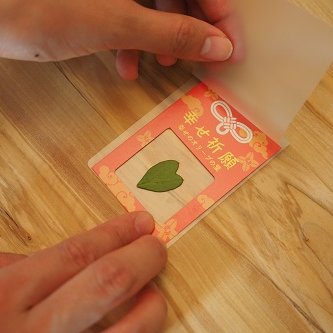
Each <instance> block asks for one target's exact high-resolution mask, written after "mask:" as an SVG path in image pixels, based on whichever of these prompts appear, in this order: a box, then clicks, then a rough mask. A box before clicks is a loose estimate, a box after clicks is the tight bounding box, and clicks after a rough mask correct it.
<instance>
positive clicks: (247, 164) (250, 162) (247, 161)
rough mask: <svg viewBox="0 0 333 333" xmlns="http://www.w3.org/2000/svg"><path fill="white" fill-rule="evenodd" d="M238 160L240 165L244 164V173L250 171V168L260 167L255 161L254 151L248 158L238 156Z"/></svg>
mask: <svg viewBox="0 0 333 333" xmlns="http://www.w3.org/2000/svg"><path fill="white" fill-rule="evenodd" d="M237 159H238V161H239V163H241V164H242V169H243V171H244V172H246V171H248V170H249V169H250V168H256V167H257V166H258V165H259V163H258V162H257V161H256V160H255V159H254V156H253V152H252V151H250V152H249V153H248V154H247V155H246V156H238V157H237Z"/></svg>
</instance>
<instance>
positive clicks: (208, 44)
mask: <svg viewBox="0 0 333 333" xmlns="http://www.w3.org/2000/svg"><path fill="white" fill-rule="evenodd" d="M232 51H233V46H232V44H231V42H230V40H229V39H228V38H224V37H218V36H213V37H208V38H206V40H205V42H204V45H203V47H202V49H201V56H202V57H203V58H205V59H206V60H211V61H224V60H227V59H229V58H230V56H231V54H232Z"/></svg>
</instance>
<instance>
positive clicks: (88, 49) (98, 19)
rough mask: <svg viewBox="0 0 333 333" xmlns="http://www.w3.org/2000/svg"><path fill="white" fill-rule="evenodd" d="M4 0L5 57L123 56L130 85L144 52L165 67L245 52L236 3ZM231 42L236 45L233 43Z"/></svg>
mask: <svg viewBox="0 0 333 333" xmlns="http://www.w3.org/2000/svg"><path fill="white" fill-rule="evenodd" d="M154 2H155V8H156V10H155V9H150V8H147V7H145V6H143V5H140V4H139V3H137V2H135V1H133V0H98V1H92V0H90V1H83V0H71V1H52V0H33V1H25V2H22V1H20V0H6V1H4V2H2V3H1V4H0V56H2V57H7V58H13V59H21V60H33V61H57V60H64V59H68V58H73V57H78V56H83V55H87V54H91V53H95V52H98V51H102V50H110V49H116V50H118V54H117V61H116V67H117V70H118V72H119V74H120V75H121V76H122V77H123V78H125V79H135V78H136V77H137V73H138V61H139V51H138V50H140V51H146V52H150V53H153V54H156V55H157V60H158V61H159V62H160V63H161V64H162V65H166V66H168V65H172V64H173V63H175V62H176V59H177V58H181V59H188V60H194V61H206V62H210V61H224V60H226V59H228V58H229V57H230V56H231V54H232V52H233V49H234V52H233V56H232V57H233V58H237V56H238V54H239V53H240V52H239V49H240V48H241V43H240V41H239V39H240V33H239V29H238V27H237V19H236V15H235V13H234V11H233V8H232V6H231V2H232V0H214V1H212V0H155V1H154ZM230 40H231V41H232V43H231V42H230Z"/></svg>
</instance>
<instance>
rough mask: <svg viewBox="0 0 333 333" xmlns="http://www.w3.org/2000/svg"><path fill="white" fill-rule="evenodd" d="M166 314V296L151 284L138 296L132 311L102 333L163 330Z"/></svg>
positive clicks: (147, 332)
mask: <svg viewBox="0 0 333 333" xmlns="http://www.w3.org/2000/svg"><path fill="white" fill-rule="evenodd" d="M166 316H167V305H166V301H165V299H164V297H163V296H162V294H161V293H160V291H158V290H157V288H156V287H155V285H154V284H149V285H148V286H147V287H145V288H144V289H143V290H142V291H141V292H140V294H139V295H138V296H137V300H136V302H135V304H134V306H133V307H132V309H131V310H130V312H128V313H127V314H126V315H125V316H124V317H122V318H121V319H120V320H119V321H118V322H117V323H116V324H114V325H113V326H112V327H110V328H108V329H106V330H105V331H103V332H102V333H127V332H146V333H157V332H161V331H162V329H163V326H164V322H165V319H166Z"/></svg>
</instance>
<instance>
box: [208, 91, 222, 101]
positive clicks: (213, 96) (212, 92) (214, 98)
mask: <svg viewBox="0 0 333 333" xmlns="http://www.w3.org/2000/svg"><path fill="white" fill-rule="evenodd" d="M205 97H210V98H211V99H212V100H213V101H217V100H218V99H219V98H220V96H219V95H218V94H217V93H216V92H215V91H214V90H212V89H208V90H207V91H206V92H205Z"/></svg>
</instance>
